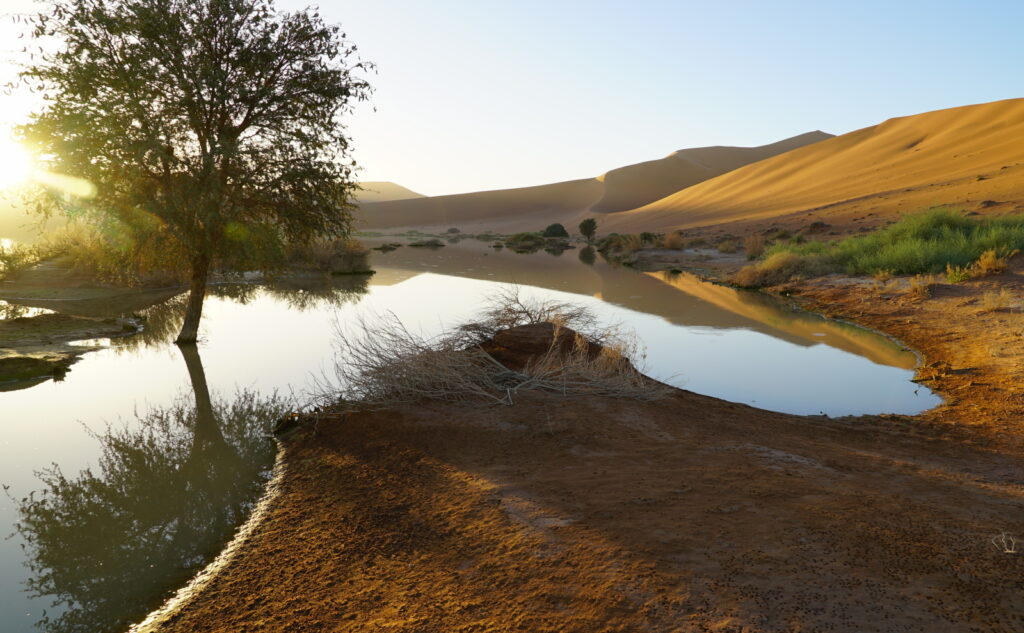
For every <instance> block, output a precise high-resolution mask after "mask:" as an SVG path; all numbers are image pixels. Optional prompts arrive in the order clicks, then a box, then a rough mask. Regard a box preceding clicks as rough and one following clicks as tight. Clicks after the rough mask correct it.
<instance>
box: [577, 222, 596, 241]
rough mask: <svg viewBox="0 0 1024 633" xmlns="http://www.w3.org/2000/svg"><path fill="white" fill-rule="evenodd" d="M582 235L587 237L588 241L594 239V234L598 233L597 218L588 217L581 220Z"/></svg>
mask: <svg viewBox="0 0 1024 633" xmlns="http://www.w3.org/2000/svg"><path fill="white" fill-rule="evenodd" d="M580 235H582V236H583V237H585V238H587V243H588V244H589V243H591V242H593V241H594V236H595V235H597V220H595V219H594V218H587V219H586V220H583V221H582V222H580Z"/></svg>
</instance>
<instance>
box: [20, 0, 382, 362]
mask: <svg viewBox="0 0 1024 633" xmlns="http://www.w3.org/2000/svg"><path fill="white" fill-rule="evenodd" d="M33 35H34V36H35V38H36V39H38V40H46V41H57V42H60V44H59V46H58V47H57V49H56V50H55V51H46V50H45V48H42V47H41V48H40V53H39V54H38V56H37V58H36V59H37V61H36V62H35V63H34V64H32V65H31V66H29V67H28V68H27V69H26V70H25V71H24V73H23V77H24V78H25V80H26V82H27V83H29V84H30V85H32V86H33V87H34V88H35V89H36V90H38V91H41V92H42V93H43V95H44V96H45V107H44V108H43V109H42V111H41V112H38V113H37V114H36V115H35V116H34V117H33V119H32V121H31V123H29V124H28V125H27V126H25V127H24V128H23V135H24V137H25V138H26V140H27V141H28V142H30V143H31V144H33V145H35V146H36V149H37V151H38V152H39V153H40V154H41V155H44V156H50V157H51V159H50V162H51V164H50V165H48V170H49V171H52V172H55V173H59V174H61V175H64V176H70V177H73V178H78V179H84V180H86V181H88V182H90V183H92V184H93V185H94V187H95V195H94V197H92V198H91V199H90V200H89V201H88V202H87V203H85V205H84V209H83V211H84V214H85V215H86V216H87V217H89V218H91V219H93V220H94V221H95V222H97V223H98V224H100V225H103V224H110V223H117V224H118V226H120V227H124V230H127V232H128V233H129V234H130V236H131V239H132V244H133V246H134V248H135V251H136V252H137V253H138V255H139V256H140V257H150V258H159V259H160V260H161V262H162V263H164V264H177V265H178V266H179V267H180V269H181V270H182V272H183V273H185V274H186V275H187V276H188V278H189V284H190V285H189V300H188V306H187V310H186V314H185V319H184V322H183V324H182V329H181V332H180V334H179V335H178V338H177V341H176V342H178V343H190V342H194V341H195V340H196V335H197V331H198V328H199V320H200V317H201V315H202V307H203V299H204V297H205V295H206V284H207V279H208V277H209V274H210V271H211V269H212V268H213V267H215V266H222V267H234V268H235V269H246V268H249V269H251V268H260V267H269V266H271V265H272V264H273V263H274V262H280V261H283V257H284V252H285V249H287V248H290V247H296V246H301V245H304V244H308V243H309V242H311V241H313V240H315V239H318V238H329V237H343V236H345V235H347V234H348V231H349V226H350V221H351V210H352V205H351V203H350V202H349V197H350V194H351V193H352V192H353V191H354V189H355V187H356V185H355V183H354V182H353V170H354V163H353V162H352V161H351V160H350V159H349V157H348V152H349V140H348V138H347V136H346V133H345V128H344V126H343V125H342V124H341V118H342V116H343V115H345V114H348V113H350V112H351V109H352V107H353V106H354V105H355V103H356V102H358V101H361V100H364V99H366V98H367V97H368V96H369V92H370V88H369V85H368V84H367V83H366V82H365V81H364V80H363V79H361V78H359V76H358V75H359V73H360V72H361V71H365V70H367V69H368V68H369V67H370V66H369V65H368V64H366V63H363V62H360V61H358V60H357V59H356V58H355V51H356V48H355V46H352V45H351V44H350V43H349V42H348V41H347V40H346V39H345V34H344V33H342V32H341V31H340V29H339V27H337V26H332V25H327V24H326V23H325V22H324V21H323V19H322V18H321V17H320V15H319V14H318V13H317V12H315V11H311V10H304V11H298V12H295V13H282V12H279V11H277V10H276V9H275V7H274V3H273V0H55V1H54V2H53V3H52V7H51V10H50V12H49V13H44V14H40V15H38V16H36V17H35V18H34V31H33ZM47 201H48V205H49V206H48V208H49V209H51V210H52V209H54V208H56V209H59V210H67V209H68V202H67V200H66V199H64V198H62V197H61V196H59V195H50V196H49V197H48V198H47ZM76 205H78V206H82V203H81V202H76Z"/></svg>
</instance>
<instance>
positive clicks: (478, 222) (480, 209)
mask: <svg viewBox="0 0 1024 633" xmlns="http://www.w3.org/2000/svg"><path fill="white" fill-rule="evenodd" d="M828 138H831V135H829V134H826V133H824V132H817V131H815V132H809V133H807V134H801V135H799V136H794V137H792V138H788V139H785V140H783V141H779V142H777V143H772V144H770V145H762V146H760V147H721V146H718V147H700V148H694V149H686V150H680V151H678V152H675V153H673V154H671V155H669V156H667V157H665V158H661V159H658V160H653V161H647V162H644V163H638V164H636V165H629V166H627V167H621V168H619V169H614V170H612V171H610V172H608V173H606V174H604V175H602V176H599V177H597V178H594V179H584V180H573V181H569V182H560V183H555V184H551V185H542V186H539V187H524V188H521V189H502V190H497V191H481V192H476V193H467V194H458V195H450V196H437V197H431V198H417V199H414V200H394V201H379V202H378V201H374V200H370V199H365V204H363V205H362V213H361V214H360V216H361V220H362V221H363V223H364V224H362V225H361V228H370V229H375V228H399V227H405V228H421V229H422V228H426V229H441V230H444V229H445V228H448V227H451V226H456V227H458V228H460V229H463V230H467V229H469V230H484V229H491V230H497V231H503V232H511V231H526V230H537V229H540V228H543V227H545V226H547V225H548V224H550V223H552V222H562V223H564V224H566V225H567V226H574V225H575V224H576V223H578V222H579V220H580V219H582V218H583V217H584V216H586V215H589V214H596V213H603V214H607V213H614V212H619V211H626V210H629V209H633V208H636V207H638V206H640V205H643V204H647V203H649V202H654V201H656V200H658V199H660V198H662V197H664V196H666V195H669V194H671V193H674V192H676V191H679V190H680V189H682V188H683V187H689V186H691V185H694V184H696V183H699V182H701V181H704V180H707V179H709V178H714V177H715V176H719V175H721V174H724V173H726V172H728V171H730V170H733V169H736V168H737V167H740V166H743V165H747V164H749V163H751V162H754V161H758V160H762V159H764V158H767V157H770V156H775V155H777V154H779V153H782V152H787V151H789V150H791V149H794V148H797V147H803V146H804V145H807V144H809V143H816V142H818V141H821V140H824V139H828Z"/></svg>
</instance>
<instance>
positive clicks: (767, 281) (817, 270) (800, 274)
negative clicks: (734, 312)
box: [730, 251, 828, 288]
mask: <svg viewBox="0 0 1024 633" xmlns="http://www.w3.org/2000/svg"><path fill="white" fill-rule="evenodd" d="M826 272H828V268H827V266H826V264H825V262H824V261H822V260H821V259H820V258H819V257H817V256H813V255H797V254H796V253H790V252H786V251H783V252H780V253H773V254H772V255H770V256H769V257H768V259H766V260H764V261H763V262H758V263H756V264H751V265H749V266H744V267H743V268H741V269H740V270H739V271H737V272H736V274H734V275H733V276H732V278H731V279H730V281H732V283H734V284H736V285H738V286H745V287H748V288H762V287H765V286H776V285H778V284H783V283H786V282H787V281H793V280H794V279H798V278H805V277H814V276H816V275H821V274H824V273H826Z"/></svg>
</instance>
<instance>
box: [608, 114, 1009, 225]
mask: <svg viewBox="0 0 1024 633" xmlns="http://www.w3.org/2000/svg"><path fill="white" fill-rule="evenodd" d="M1022 176H1024V99H1011V100H1005V101H996V102H992V103H984V104H979V105H969V106H961V107H957V108H950V109H945V110H936V111H933V112H926V113H924V114H917V115H913V116H906V117H898V118H893V119H889V120H887V121H885V122H883V123H880V124H879V125H875V126H871V127H867V128H863V129H860V130H856V131H854V132H850V133H848V134H844V135H842V136H837V137H835V138H832V139H828V140H825V141H822V142H820V143H815V144H813V145H809V146H805V147H801V148H798V149H794V150H792V151H790V152H787V153H784V154H780V155H777V156H774V157H771V158H767V159H765V160H762V161H759V162H757V163H753V164H750V165H746V166H744V167H740V168H739V169H736V170H734V171H731V172H728V173H726V174H723V175H720V176H717V177H715V178H712V179H710V180H705V181H704V182H701V183H699V184H696V185H694V186H692V187H688V188H686V189H683V190H681V191H679V192H677V193H674V194H672V195H670V196H667V197H665V198H663V199H661V200H658V201H655V202H653V203H650V204H647V205H645V206H642V207H639V208H637V209H634V210H631V211H626V212H624V213H619V214H615V215H614V216H613V217H609V218H608V221H607V223H606V225H605V226H606V227H607V228H608V229H609V230H623V229H624V228H627V227H628V228H629V229H630V230H666V229H677V228H686V227H694V226H701V225H711V224H721V223H726V222H737V221H756V220H762V221H763V220H766V219H769V220H770V219H774V218H779V217H782V216H786V215H790V214H794V213H801V212H803V213H808V214H816V215H818V216H826V215H827V216H829V217H832V218H839V219H842V218H844V217H845V218H849V217H853V216H861V218H863V216H865V215H866V214H870V215H874V216H876V217H878V218H892V217H893V216H895V215H899V214H902V213H906V212H911V211H918V210H921V209H924V208H927V207H931V206H935V205H952V206H958V207H963V208H966V209H972V210H973V209H979V210H981V209H984V210H988V211H989V212H999V211H1011V210H1017V209H1021V208H1024V178H1022Z"/></svg>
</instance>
